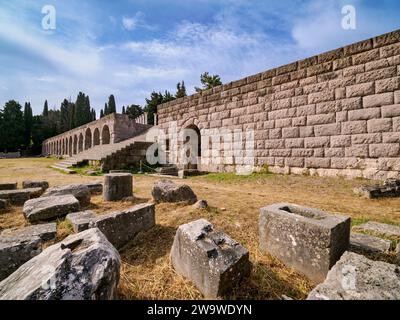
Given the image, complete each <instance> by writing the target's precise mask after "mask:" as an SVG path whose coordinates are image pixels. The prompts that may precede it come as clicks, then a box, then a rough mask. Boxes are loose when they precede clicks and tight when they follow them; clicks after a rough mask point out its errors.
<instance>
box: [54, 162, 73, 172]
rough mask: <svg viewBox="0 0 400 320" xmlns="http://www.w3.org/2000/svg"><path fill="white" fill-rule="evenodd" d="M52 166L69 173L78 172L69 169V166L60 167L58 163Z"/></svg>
mask: <svg viewBox="0 0 400 320" xmlns="http://www.w3.org/2000/svg"><path fill="white" fill-rule="evenodd" d="M51 168H53V169H56V170H60V171H63V172H65V173H68V174H75V173H76V171H74V170H71V169H68V168H63V167H59V166H58V165H56V164H55V165H52V166H51Z"/></svg>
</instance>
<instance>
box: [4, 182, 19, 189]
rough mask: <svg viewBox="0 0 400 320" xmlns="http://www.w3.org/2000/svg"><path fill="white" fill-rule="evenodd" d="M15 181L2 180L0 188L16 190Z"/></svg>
mask: <svg viewBox="0 0 400 320" xmlns="http://www.w3.org/2000/svg"><path fill="white" fill-rule="evenodd" d="M17 185H18V184H17V182H3V183H0V190H16V189H17Z"/></svg>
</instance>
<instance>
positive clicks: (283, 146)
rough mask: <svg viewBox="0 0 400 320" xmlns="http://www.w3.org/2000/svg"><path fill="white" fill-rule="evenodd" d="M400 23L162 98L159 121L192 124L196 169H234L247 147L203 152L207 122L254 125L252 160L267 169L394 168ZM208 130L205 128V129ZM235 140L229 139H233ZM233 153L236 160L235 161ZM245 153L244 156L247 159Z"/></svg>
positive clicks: (372, 171)
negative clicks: (196, 136)
mask: <svg viewBox="0 0 400 320" xmlns="http://www.w3.org/2000/svg"><path fill="white" fill-rule="evenodd" d="M399 80H400V31H394V32H392V33H389V34H385V35H382V36H378V37H375V38H372V39H368V40H365V41H362V42H359V43H355V44H352V45H349V46H346V47H343V48H340V49H337V50H333V51H330V52H326V53H323V54H320V55H317V56H313V57H310V58H307V59H304V60H301V61H297V62H294V63H291V64H288V65H285V66H282V67H278V68H276V69H272V70H268V71H265V72H262V73H259V74H256V75H253V76H249V77H247V78H244V79H241V80H238V81H234V82H231V83H228V84H225V85H222V86H219V87H215V88H213V89H211V90H207V91H203V92H202V93H198V94H195V95H192V96H189V97H185V98H181V99H177V100H175V101H172V102H169V103H166V104H163V105H161V106H160V107H159V108H158V124H159V127H160V128H161V129H163V130H165V131H166V132H168V134H169V136H168V138H169V139H173V138H174V137H173V135H174V133H172V131H171V127H170V126H171V124H172V123H175V124H176V126H177V129H178V131H179V130H180V129H183V128H186V127H189V126H192V127H193V125H194V126H197V127H198V128H199V129H200V133H201V138H202V139H201V141H202V146H201V148H202V155H201V163H200V164H199V165H200V167H201V168H202V169H203V170H208V171H234V170H235V168H236V167H237V165H238V163H241V164H242V163H243V157H244V158H245V161H244V163H246V161H247V160H246V158H251V156H252V155H251V154H250V155H249V156H247V155H246V150H244V151H243V152H242V153H238V155H236V156H235V155H233V156H229V157H224V159H225V160H223V162H222V163H219V164H218V163H215V162H213V159H215V158H218V156H221V155H222V154H223V153H226V149H223V148H222V145H223V143H222V144H221V147H220V148H219V149H218V150H213V151H212V152H211V153H210V152H208V153H206V152H205V150H203V149H204V148H206V146H205V145H208V144H209V141H208V140H209V138H210V137H211V135H212V134H211V133H210V129H212V130H213V129H215V130H216V132H217V131H218V130H221V129H222V128H223V129H226V130H239V131H240V130H242V131H243V132H246V131H248V130H250V131H253V132H254V141H253V145H254V161H255V163H254V164H255V166H256V167H261V166H262V165H264V164H267V165H268V166H269V169H270V170H271V171H274V172H284V173H302V174H319V175H343V176H351V177H366V178H378V179H381V178H386V177H395V176H396V177H399V176H400V157H399V156H400V144H399V143H400V81H399ZM212 130H211V132H212ZM233 148H234V147H233ZM237 160H239V161H237ZM250 162H251V161H249V163H250Z"/></svg>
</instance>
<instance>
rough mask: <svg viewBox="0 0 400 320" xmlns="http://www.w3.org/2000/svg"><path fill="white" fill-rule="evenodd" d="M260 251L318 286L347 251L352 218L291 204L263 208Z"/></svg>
mask: <svg viewBox="0 0 400 320" xmlns="http://www.w3.org/2000/svg"><path fill="white" fill-rule="evenodd" d="M259 236H260V249H261V250H262V251H263V252H268V253H270V254H271V255H273V256H275V257H276V258H278V259H279V260H281V261H282V262H283V263H284V264H285V265H286V266H288V267H292V268H293V269H295V270H296V271H298V272H300V273H302V274H304V275H306V276H307V277H308V278H309V279H310V280H312V281H313V282H315V283H320V282H322V281H324V279H325V277H326V275H327V273H328V271H329V269H330V268H331V267H332V266H333V265H334V264H335V263H336V262H337V261H338V260H339V259H340V257H341V255H342V254H343V253H344V252H345V251H346V250H347V249H348V247H349V240H350V218H349V217H346V216H342V215H332V214H328V213H326V212H324V211H321V210H318V209H313V208H308V207H303V206H299V205H296V204H290V203H278V204H273V205H270V206H267V207H264V208H261V213H260V220H259Z"/></svg>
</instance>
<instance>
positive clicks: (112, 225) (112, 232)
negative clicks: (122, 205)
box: [89, 203, 155, 249]
mask: <svg viewBox="0 0 400 320" xmlns="http://www.w3.org/2000/svg"><path fill="white" fill-rule="evenodd" d="M154 225H155V206H154V204H148V203H145V204H140V205H137V206H134V207H132V208H129V209H127V210H124V211H121V212H114V213H110V214H107V215H104V216H98V217H97V218H94V219H91V221H90V223H89V228H98V229H100V231H101V232H103V233H104V235H105V236H106V237H107V239H108V241H110V242H111V243H112V244H113V246H115V247H116V248H117V249H120V248H122V247H123V246H124V245H126V244H127V243H128V242H129V241H131V240H133V239H134V238H135V237H136V236H137V234H138V233H139V232H142V231H147V230H149V229H150V228H152V227H154Z"/></svg>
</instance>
